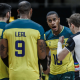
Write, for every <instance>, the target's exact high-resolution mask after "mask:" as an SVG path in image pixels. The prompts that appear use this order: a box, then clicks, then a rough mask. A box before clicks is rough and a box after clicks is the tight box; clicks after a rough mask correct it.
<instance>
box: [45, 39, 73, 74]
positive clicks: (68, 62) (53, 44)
mask: <svg viewBox="0 0 80 80" xmlns="http://www.w3.org/2000/svg"><path fill="white" fill-rule="evenodd" d="M66 41H67V38H65V39H64V43H63V45H62V47H64V46H65V43H66ZM57 43H58V39H53V40H47V41H46V44H47V46H48V47H49V48H50V50H51V64H50V73H51V74H53V75H57V74H62V73H65V72H68V71H74V62H73V58H72V54H71V53H68V55H67V56H66V57H65V59H64V60H63V61H61V62H60V61H58V60H57Z"/></svg>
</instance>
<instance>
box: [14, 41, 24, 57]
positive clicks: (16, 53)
mask: <svg viewBox="0 0 80 80" xmlns="http://www.w3.org/2000/svg"><path fill="white" fill-rule="evenodd" d="M20 43H21V44H22V47H18V44H20ZM15 48H16V50H22V54H19V53H18V51H15V56H17V57H23V56H24V55H25V42H24V41H22V40H17V41H16V42H15Z"/></svg>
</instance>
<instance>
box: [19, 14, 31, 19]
mask: <svg viewBox="0 0 80 80" xmlns="http://www.w3.org/2000/svg"><path fill="white" fill-rule="evenodd" d="M20 19H30V18H29V16H28V15H20Z"/></svg>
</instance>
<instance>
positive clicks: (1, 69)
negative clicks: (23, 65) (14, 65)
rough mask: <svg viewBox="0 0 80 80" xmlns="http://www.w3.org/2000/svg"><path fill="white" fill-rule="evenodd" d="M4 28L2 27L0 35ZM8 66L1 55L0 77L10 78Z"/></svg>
mask: <svg viewBox="0 0 80 80" xmlns="http://www.w3.org/2000/svg"><path fill="white" fill-rule="evenodd" d="M2 31H3V29H0V36H1V34H2ZM8 77H9V74H8V67H7V66H6V65H5V64H4V63H3V61H2V59H1V57H0V79H3V78H8Z"/></svg>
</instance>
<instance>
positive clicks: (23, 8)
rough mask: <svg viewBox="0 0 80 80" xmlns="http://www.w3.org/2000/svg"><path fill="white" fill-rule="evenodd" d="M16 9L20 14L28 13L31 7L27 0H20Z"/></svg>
mask: <svg viewBox="0 0 80 80" xmlns="http://www.w3.org/2000/svg"><path fill="white" fill-rule="evenodd" d="M18 9H19V12H20V13H21V14H28V13H29V11H30V9H31V4H30V2H28V1H21V2H20V3H19V4H18Z"/></svg>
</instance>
